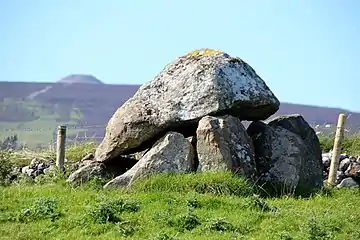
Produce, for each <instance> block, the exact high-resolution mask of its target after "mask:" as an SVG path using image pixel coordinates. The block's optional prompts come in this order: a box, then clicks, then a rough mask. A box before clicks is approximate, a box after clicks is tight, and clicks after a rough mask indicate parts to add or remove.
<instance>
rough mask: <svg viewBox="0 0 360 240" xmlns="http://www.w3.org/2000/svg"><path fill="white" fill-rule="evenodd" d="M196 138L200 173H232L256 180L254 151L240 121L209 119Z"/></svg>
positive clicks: (226, 117)
mask: <svg viewBox="0 0 360 240" xmlns="http://www.w3.org/2000/svg"><path fill="white" fill-rule="evenodd" d="M196 134H197V145H196V146H197V147H196V149H197V154H198V159H199V166H198V171H199V172H204V171H226V170H231V171H232V172H236V173H238V174H240V175H243V176H245V177H247V178H249V179H252V180H255V178H256V165H255V152H254V147H253V144H252V141H251V138H250V137H249V136H248V134H247V132H246V129H245V128H244V126H243V125H242V124H241V121H240V120H239V119H238V118H236V117H233V116H230V115H227V116H223V117H211V116H206V117H204V118H202V119H201V120H200V122H199V126H198V128H197V131H196Z"/></svg>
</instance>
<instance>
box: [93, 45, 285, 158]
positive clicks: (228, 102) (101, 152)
mask: <svg viewBox="0 0 360 240" xmlns="http://www.w3.org/2000/svg"><path fill="white" fill-rule="evenodd" d="M279 105H280V103H279V100H278V99H277V98H276V97H275V95H274V94H273V93H272V92H271V90H270V89H269V87H268V86H267V85H266V83H265V82H264V81H263V80H262V79H261V78H260V77H259V76H258V75H257V74H256V72H255V71H254V69H252V68H251V67H250V66H249V65H248V64H247V63H246V62H244V61H243V60H241V59H239V58H233V57H231V56H229V55H228V54H226V53H223V52H220V51H214V50H209V49H207V50H201V51H194V52H191V53H189V54H187V55H185V56H182V57H179V58H177V59H175V60H174V61H173V62H171V63H170V64H168V65H167V66H166V67H165V68H164V69H163V70H162V71H161V72H160V73H159V74H158V75H157V76H155V78H154V79H153V80H152V81H150V82H148V83H146V84H144V85H142V86H141V87H140V89H139V90H138V91H137V92H136V93H135V95H134V96H133V97H132V98H130V99H129V100H128V101H127V102H125V103H124V104H123V105H122V106H121V107H120V108H119V109H118V110H117V111H116V112H115V114H114V115H113V116H112V117H111V119H110V120H109V122H108V124H107V128H106V134H105V137H104V139H103V141H102V143H101V144H100V146H99V147H98V148H97V150H96V153H95V157H96V159H97V160H98V161H102V162H105V161H108V160H111V159H113V158H116V157H117V156H118V155H122V154H129V153H132V152H137V151H138V149H145V148H147V147H149V146H148V144H149V142H151V140H152V139H154V138H156V137H159V136H161V134H163V133H164V131H167V130H169V129H172V130H174V131H179V132H181V133H182V134H184V135H186V136H188V135H189V136H190V135H194V133H195V131H196V124H197V122H198V121H199V120H200V119H201V118H202V117H204V116H206V115H213V114H222V115H224V114H231V115H233V116H235V117H239V118H240V119H243V120H263V119H266V118H268V117H269V116H271V115H272V114H274V113H275V112H276V111H277V110H278V109H279ZM192 129H193V130H192ZM187 130H188V131H190V132H188V133H186V131H187ZM192 131H194V132H192ZM145 145H146V146H145Z"/></svg>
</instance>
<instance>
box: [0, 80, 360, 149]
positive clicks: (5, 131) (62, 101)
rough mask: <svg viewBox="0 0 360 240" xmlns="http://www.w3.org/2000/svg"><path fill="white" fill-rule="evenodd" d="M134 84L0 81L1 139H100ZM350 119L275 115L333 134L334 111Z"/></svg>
mask: <svg viewBox="0 0 360 240" xmlns="http://www.w3.org/2000/svg"><path fill="white" fill-rule="evenodd" d="M139 87H140V86H139V85H111V84H103V83H102V82H101V81H100V80H98V79H97V78H95V77H93V76H91V75H69V76H67V77H65V78H63V79H61V80H60V81H58V82H56V83H29V82H0V139H3V138H5V137H7V136H9V135H12V134H14V133H16V134H18V136H19V139H20V140H23V141H24V142H26V144H27V145H28V146H29V147H31V148H33V147H44V146H47V145H48V144H49V143H50V142H51V140H54V139H55V136H56V127H57V126H58V125H59V124H66V125H67V126H68V137H69V139H70V140H71V139H74V138H77V140H82V139H84V138H85V137H93V138H94V139H97V140H98V141H100V140H101V139H102V137H103V136H104V133H105V125H106V124H107V122H108V120H109V118H110V117H111V116H112V115H113V113H114V112H115V111H116V109H117V108H118V107H119V106H120V105H121V104H123V103H124V102H125V101H126V100H128V99H129V98H130V97H132V96H133V95H134V94H135V92H136V91H137V90H138V88H139ZM341 112H343V113H346V114H348V115H349V116H350V117H349V119H348V120H347V127H348V128H349V129H351V130H352V131H358V129H359V128H360V113H354V112H350V111H347V110H343V109H338V108H328V107H317V106H308V105H300V104H291V103H281V106H280V110H279V111H278V112H277V113H276V115H279V114H291V113H300V114H302V115H303V116H304V117H305V119H306V120H307V121H308V122H309V123H310V124H311V125H313V126H314V127H316V126H317V125H318V126H317V128H318V130H319V131H324V130H325V131H332V130H333V128H334V125H335V124H336V121H337V117H338V114H339V113H341Z"/></svg>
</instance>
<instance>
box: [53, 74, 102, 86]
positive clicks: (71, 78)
mask: <svg viewBox="0 0 360 240" xmlns="http://www.w3.org/2000/svg"><path fill="white" fill-rule="evenodd" d="M57 83H68V84H72V83H87V84H103V83H102V82H101V81H100V80H99V79H97V78H96V77H94V76H93V75H87V74H70V75H68V76H66V77H64V78H62V79H60V80H59V81H57Z"/></svg>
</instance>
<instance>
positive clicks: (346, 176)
mask: <svg viewBox="0 0 360 240" xmlns="http://www.w3.org/2000/svg"><path fill="white" fill-rule="evenodd" d="M331 157H332V152H331V151H330V152H328V153H323V154H322V162H323V166H324V169H323V176H324V180H327V179H328V176H329V171H330V163H331ZM339 160H340V163H339V168H338V170H337V174H336V182H335V183H336V185H337V187H340V188H345V187H346V188H347V187H358V186H359V185H360V156H359V157H354V156H349V155H348V154H346V153H342V154H340V159H339Z"/></svg>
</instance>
